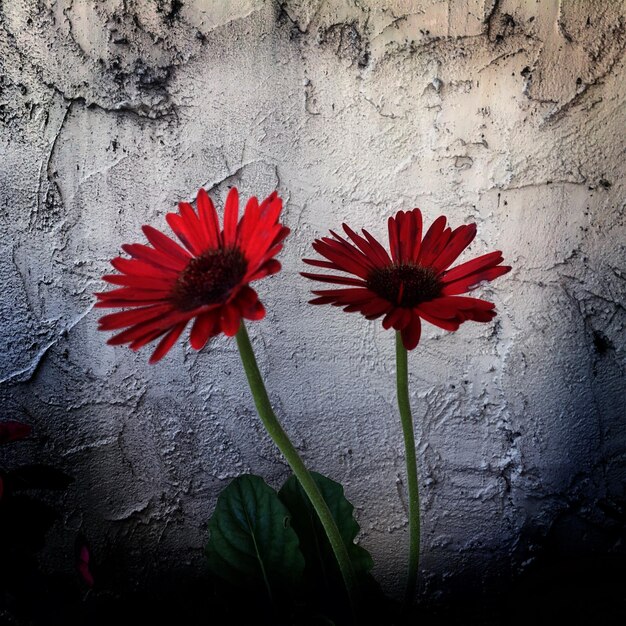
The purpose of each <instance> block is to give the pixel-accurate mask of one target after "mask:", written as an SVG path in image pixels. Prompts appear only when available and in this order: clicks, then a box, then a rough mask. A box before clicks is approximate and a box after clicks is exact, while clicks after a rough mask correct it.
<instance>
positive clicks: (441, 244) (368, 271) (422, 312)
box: [302, 209, 511, 350]
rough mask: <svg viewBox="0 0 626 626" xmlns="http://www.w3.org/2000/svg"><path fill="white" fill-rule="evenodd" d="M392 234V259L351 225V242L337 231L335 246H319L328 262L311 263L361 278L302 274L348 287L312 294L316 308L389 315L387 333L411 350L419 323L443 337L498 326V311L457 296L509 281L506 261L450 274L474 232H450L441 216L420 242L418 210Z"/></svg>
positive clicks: (397, 220) (328, 242) (472, 228)
mask: <svg viewBox="0 0 626 626" xmlns="http://www.w3.org/2000/svg"><path fill="white" fill-rule="evenodd" d="M388 226H389V245H390V249H391V256H390V255H389V254H388V253H387V250H385V248H384V247H383V246H382V245H381V244H380V243H379V242H378V241H377V240H376V239H374V237H372V235H370V234H369V233H368V232H367V231H366V230H365V229H363V236H361V235H358V234H357V233H355V232H354V231H353V230H352V229H351V228H350V227H349V226H347V225H346V224H343V229H344V230H345V232H346V234H347V236H348V238H349V239H350V240H351V241H348V240H347V239H344V238H343V237H341V236H340V235H338V234H336V233H334V232H333V231H332V230H331V231H330V233H331V235H332V236H333V237H334V239H332V238H330V237H322V238H321V239H316V240H315V242H314V243H313V248H314V249H315V250H316V252H318V253H319V254H321V255H322V256H324V257H326V259H328V261H319V260H316V259H304V261H305V263H309V264H310V265H315V266H316V267H323V268H327V269H332V270H339V271H341V272H347V273H349V274H353V275H354V276H356V278H352V277H349V276H335V275H327V274H311V273H308V272H303V273H302V275H303V276H305V277H306V278H311V279H313V280H319V281H323V282H327V283H334V284H338V285H347V286H348V287H347V288H342V289H324V290H321V291H313V293H314V294H315V295H316V296H317V298H315V299H313V300H311V304H332V305H334V306H341V307H344V309H343V310H344V311H347V312H349V313H352V312H356V311H358V312H360V313H362V314H363V315H364V316H365V317H366V318H367V319H376V318H378V317H381V316H382V315H384V318H383V327H384V328H385V329H389V328H392V327H393V328H395V329H396V330H398V331H400V332H401V334H402V343H403V344H404V347H405V348H406V349H407V350H412V349H413V348H415V347H416V346H417V344H418V343H419V340H420V334H421V321H420V318H421V319H424V320H426V321H427V322H430V323H431V324H434V325H435V326H439V327H440V328H443V329H445V330H457V329H458V328H459V326H460V325H461V324H462V323H463V322H465V321H467V320H473V321H475V322H488V321H489V320H491V319H493V317H494V316H495V315H496V312H495V311H494V308H495V305H494V304H493V303H491V302H486V301H485V300H479V299H478V298H469V297H466V296H460V295H459V294H462V293H465V292H467V291H471V290H472V289H474V288H476V287H477V286H478V284H479V283H481V282H482V281H486V280H493V279H494V278H497V277H498V276H502V274H506V272H508V271H509V270H510V269H511V268H510V267H507V266H504V265H500V263H502V261H503V258H502V253H501V252H500V251H496V252H490V253H489V254H484V255H483V256H480V257H477V258H475V259H472V260H471V261H467V262H465V263H462V264H461V265H457V266H456V267H454V268H452V269H448V268H449V267H450V266H451V265H452V263H454V261H456V259H457V258H458V256H459V255H460V254H461V252H463V250H465V248H467V246H469V244H470V243H471V242H472V240H473V239H474V237H475V235H476V224H468V225H465V226H459V227H458V228H456V229H455V230H452V229H451V228H449V227H446V218H445V217H444V216H443V215H442V216H441V217H438V218H437V219H436V220H435V221H434V222H433V224H432V225H431V227H430V228H429V229H428V232H427V233H426V235H425V236H424V238H423V239H422V214H421V212H420V210H419V209H413V210H412V211H407V212H406V213H405V212H404V211H398V213H396V215H395V217H390V218H389V221H388Z"/></svg>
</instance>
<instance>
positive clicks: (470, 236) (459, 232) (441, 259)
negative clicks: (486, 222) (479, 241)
mask: <svg viewBox="0 0 626 626" xmlns="http://www.w3.org/2000/svg"><path fill="white" fill-rule="evenodd" d="M474 237H476V224H469V225H467V226H459V227H458V228H457V229H456V230H455V231H454V232H453V233H452V235H451V236H450V241H449V242H448V244H447V245H446V247H445V249H444V250H443V251H442V252H441V254H440V255H439V256H438V257H437V258H436V259H435V260H434V261H433V262H432V264H431V266H432V268H433V269H434V270H436V271H437V272H441V271H443V270H445V269H447V268H448V267H450V265H451V264H452V263H454V262H455V261H456V260H457V258H458V257H459V255H460V254H461V252H463V250H465V248H467V246H469V245H470V243H472V241H473V240H474Z"/></svg>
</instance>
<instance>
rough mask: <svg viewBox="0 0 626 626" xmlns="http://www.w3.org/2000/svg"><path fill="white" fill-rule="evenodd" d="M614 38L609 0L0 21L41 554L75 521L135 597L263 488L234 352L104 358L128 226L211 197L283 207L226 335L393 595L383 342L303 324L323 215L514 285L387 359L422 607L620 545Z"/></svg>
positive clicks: (279, 467)
mask: <svg viewBox="0 0 626 626" xmlns="http://www.w3.org/2000/svg"><path fill="white" fill-rule="evenodd" d="M383 7H384V8H383ZM625 28H626V6H625V4H624V3H623V2H614V1H610V0H604V1H597V2H584V1H582V0H581V1H578V2H563V3H560V2H557V1H547V2H541V3H535V2H530V1H527V2H522V1H520V0H517V1H512V0H502V1H498V0H495V1H493V0H491V1H490V0H485V1H481V0H456V1H453V0H450V1H449V2H445V1H440V2H437V1H434V0H421V1H415V2H406V1H400V0H396V1H390V2H384V3H383V2H376V1H375V0H361V1H359V2H348V1H347V0H344V1H342V2H324V1H322V0H317V1H316V0H295V1H284V2H279V3H272V2H265V1H263V0H236V1H234V2H228V3H220V2H208V1H207V2H202V1H201V0H195V1H193V0H183V1H182V2H178V1H177V0H172V1H171V2H170V1H169V0H162V1H160V2H155V3H151V2H140V1H139V0H108V1H106V2H98V3H96V2H88V1H87V0H85V1H82V0H74V1H73V2H72V1H71V0H68V1H66V2H62V1H61V0H59V1H54V0H39V1H35V0H31V1H27V0H15V1H11V2H4V3H3V4H2V8H1V14H0V68H1V69H0V119H1V121H2V135H1V137H0V154H1V156H2V165H1V167H0V189H1V195H0V198H1V203H0V211H1V215H2V223H1V226H0V228H1V230H0V234H1V237H0V247H1V254H0V276H1V277H2V284H3V298H2V309H1V311H2V312H1V316H2V331H1V333H0V382H1V383H2V385H1V389H2V392H1V398H2V410H3V413H4V415H5V417H10V418H16V419H23V420H26V421H28V422H30V423H32V424H33V425H34V426H35V428H36V432H37V434H38V436H39V440H40V442H41V444H40V445H39V447H37V446H32V447H30V448H28V450H29V454H32V456H33V458H37V459H38V460H40V461H41V460H48V461H52V462H55V463H57V464H59V465H61V466H62V467H63V468H65V469H66V470H67V471H68V472H69V473H71V474H72V475H74V477H75V479H76V481H75V483H74V484H73V486H72V488H71V490H70V491H69V492H68V494H67V495H66V497H65V500H64V502H63V511H64V513H63V516H62V517H61V519H60V520H59V522H58V524H57V526H56V527H55V531H54V533H53V536H54V537H55V540H54V541H53V543H52V545H51V547H50V548H49V554H48V557H49V559H50V563H54V562H66V561H67V560H68V559H69V555H70V554H71V549H70V548H69V547H68V546H71V538H72V537H73V535H74V533H75V532H76V531H78V530H81V531H82V532H84V533H85V534H86V535H87V536H88V537H89V539H90V540H91V542H92V543H93V544H94V546H95V549H94V552H95V557H96V558H98V559H100V560H101V561H102V560H104V561H108V562H109V564H110V565H111V566H112V567H117V568H119V569H118V570H117V571H118V572H120V574H119V575H120V576H121V575H122V574H121V572H122V571H126V572H127V576H128V577H129V579H131V578H132V579H134V580H144V579H145V578H140V577H138V576H136V574H137V573H138V572H141V573H142V574H143V576H144V577H149V576H151V575H153V574H154V573H155V572H156V571H158V569H159V568H161V569H163V568H170V569H174V570H176V569H185V568H186V567H187V566H191V567H193V566H195V565H196V564H198V563H201V561H202V555H201V552H200V547H201V546H202V544H203V542H204V541H205V538H206V527H205V522H206V520H207V517H208V516H209V514H210V512H211V511H212V507H213V505H214V503H215V498H216V496H217V493H218V492H219V491H220V490H221V489H222V488H223V487H224V486H225V485H226V484H227V482H228V481H229V480H230V479H231V478H232V477H234V476H237V475H238V474H240V473H242V472H248V471H253V472H257V473H260V474H262V475H263V476H265V477H267V478H268V480H269V481H270V482H271V483H273V484H275V485H277V484H280V482H281V481H282V480H283V479H284V477H285V476H286V475H287V468H286V466H285V464H284V462H283V461H282V460H281V458H280V456H279V454H277V452H276V450H274V448H273V446H272V444H271V442H270V441H269V440H268V438H267V436H266V435H265V434H264V432H263V430H262V428H261V426H260V424H259V422H258V419H257V418H256V416H255V414H254V412H253V409H252V403H251V399H250V396H249V392H248V389H247V387H246V385H245V381H244V377H243V374H242V371H241V368H240V364H239V362H238V356H237V353H236V348H235V345H234V343H233V342H232V341H227V340H225V339H224V338H222V339H219V340H217V341H215V342H214V343H213V344H212V345H211V346H210V347H209V348H208V349H205V350H204V351H202V352H201V353H195V352H193V351H192V350H190V349H189V348H188V347H187V346H186V345H183V343H182V342H179V345H177V346H176V347H175V349H174V350H173V351H172V353H171V354H170V355H169V357H168V358H167V359H166V360H165V361H164V362H162V363H161V364H160V365H158V366H154V367H151V366H149V365H148V364H147V356H148V355H147V353H145V352H140V353H139V354H133V353H131V352H130V351H129V350H128V349H126V348H115V349H114V348H110V347H107V346H105V343H104V340H105V338H106V337H105V336H104V335H102V334H99V333H98V331H97V330H96V319H97V315H96V311H94V310H93V309H92V307H93V297H92V295H91V294H92V292H94V291H96V290H99V289H100V288H101V284H100V281H99V276H101V275H102V274H103V273H104V272H106V271H107V262H108V260H109V259H110V258H111V257H112V256H114V255H116V254H117V253H118V251H119V247H120V245H121V244H122V243H123V242H129V241H137V240H141V237H140V225H141V224H143V223H151V224H153V225H155V226H157V227H162V226H163V225H164V219H163V217H164V214H165V213H166V212H167V211H169V210H171V209H172V208H173V207H175V204H176V202H177V201H179V200H192V199H193V197H194V196H195V191H196V190H197V188H198V187H200V186H204V187H205V188H207V189H208V190H209V192H210V193H211V194H212V195H213V197H214V198H216V199H217V200H218V201H220V202H221V201H222V200H223V198H224V195H225V192H226V190H227V188H228V185H232V184H237V185H238V186H239V187H240V190H241V191H242V192H243V194H244V195H248V194H251V193H254V194H256V195H265V194H267V193H269V192H270V191H272V190H273V189H274V188H276V187H277V188H278V189H279V190H280V192H281V194H282V195H283V197H284V198H285V199H286V213H285V221H286V223H287V224H288V225H289V226H290V227H291V228H292V230H293V234H292V235H291V236H290V238H289V239H288V242H287V246H286V250H285V252H284V253H283V255H282V260H283V262H284V271H283V272H282V273H281V274H279V275H278V276H276V277H274V278H272V279H271V280H267V281H264V282H263V283H262V284H259V289H260V292H261V295H262V298H263V300H264V301H265V303H266V305H267V308H268V311H269V314H268V316H267V318H266V319H265V320H263V322H261V323H257V324H254V325H252V326H251V328H250V330H251V333H252V335H253V337H254V343H255V347H256V349H257V351H258V357H259V360H260V364H261V367H262V370H263V373H264V374H265V376H266V379H267V384H268V387H269V389H270V392H271V396H272V399H273V402H274V404H275V406H276V409H277V411H278V413H279V414H280V416H282V418H283V419H284V423H285V425H286V428H287V429H288V431H289V432H290V433H291V434H292V435H293V438H294V440H295V442H296V443H297V445H298V447H299V448H300V449H301V450H302V453H303V455H304V457H305V458H306V460H307V461H308V463H309V465H310V466H311V467H313V468H315V469H318V470H322V471H324V472H325V473H327V474H329V475H331V476H332V477H334V478H335V479H337V480H340V481H341V482H343V483H344V485H345V486H346V491H347V493H348V495H349V497H350V498H351V499H352V501H353V502H354V503H355V504H356V506H357V510H358V518H359V521H360V524H361V527H362V538H361V540H362V542H363V544H364V545H365V546H366V547H367V548H368V549H369V550H370V551H371V552H372V554H373V556H374V558H375V560H376V563H377V566H376V570H375V574H376V575H377V577H378V578H379V579H380V580H381V581H382V583H383V586H384V587H385V588H386V589H388V590H391V591H398V590H399V589H400V586H401V583H402V579H403V576H404V568H405V555H406V541H407V536H406V530H407V522H406V509H405V504H404V498H403V495H402V494H403V485H402V476H403V471H404V470H403V454H402V439H401V432H400V425H399V420H398V415H397V411H396V407H395V398H394V388H393V377H394V365H393V336H392V335H391V334H390V333H388V332H384V331H383V330H382V329H381V328H380V324H378V323H368V322H366V321H365V320H363V319H362V318H361V317H358V316H349V315H344V314H342V313H340V312H339V311H337V310H335V309H332V310H331V309H328V308H326V309H325V308H314V307H309V306H307V305H306V301H307V299H308V290H309V288H310V287H311V285H309V284H307V282H306V281H305V280H304V279H302V278H301V277H299V275H298V271H300V270H302V269H303V266H302V264H301V261H300V258H301V256H303V255H305V254H308V253H309V252H310V249H309V245H310V242H311V240H312V239H313V238H314V237H315V236H318V235H320V234H321V233H324V232H325V231H326V230H327V229H328V228H329V227H336V226H338V225H339V224H340V223H341V222H342V221H344V220H345V221H347V222H349V223H350V224H352V225H353V226H354V227H361V226H366V227H368V228H370V229H371V230H372V231H373V232H375V233H377V234H379V235H381V236H383V235H384V231H385V229H384V220H385V219H386V217H387V216H388V215H389V214H390V213H392V212H395V211H396V210H398V209H401V208H403V209H408V208H412V207H413V206H420V207H421V208H422V209H423V210H424V212H425V214H426V216H427V219H429V220H432V219H434V217H436V216H437V215H438V214H440V213H445V214H447V215H448V216H449V218H450V220H451V221H452V223H453V224H459V223H464V222H468V221H476V222H477V223H478V225H479V235H478V238H477V240H476V242H475V243H474V244H473V245H472V247H471V249H470V251H469V253H468V254H479V253H482V252H484V251H488V250H491V249H495V248H499V249H502V250H503V251H504V255H505V258H506V260H507V261H508V262H509V263H510V264H511V265H513V266H514V269H513V271H512V273H511V274H509V275H507V276H506V277H504V278H502V279H500V280H498V281H497V282H496V283H494V284H493V285H492V286H488V287H486V288H485V289H484V290H483V293H484V294H485V295H486V296H488V297H489V298H490V299H493V300H494V301H495V302H496V303H497V305H498V309H499V312H500V314H499V317H498V318H497V321H496V322H495V323H494V324H488V325H479V324H475V325H471V324H467V325H465V326H464V327H463V328H462V330H461V331H460V332H458V333H455V334H447V333H445V332H443V331H438V330H437V329H434V328H433V327H429V328H428V329H427V330H426V332H425V334H424V338H423V341H422V343H421V344H420V346H419V348H418V349H417V350H416V351H415V352H414V353H412V354H411V358H410V367H411V372H412V373H411V388H412V403H413V407H414V412H415V415H416V417H417V427H416V429H417V438H418V448H419V467H420V473H421V485H422V494H423V504H422V506H423V529H424V531H423V532H424V543H423V561H422V584H423V588H424V589H426V590H427V591H432V592H439V591H445V590H446V589H447V588H448V587H449V586H453V583H454V580H455V579H456V578H457V577H458V576H460V575H461V574H463V573H466V574H470V575H471V576H472V580H473V583H474V584H475V585H478V586H479V585H481V584H486V583H488V582H489V580H491V579H492V578H494V577H497V576H503V575H507V574H510V573H511V572H515V571H519V569H520V568H522V567H523V565H524V563H525V562H527V560H528V559H529V558H531V557H532V556H533V554H535V553H536V551H537V550H538V549H539V546H540V545H541V542H542V538H544V537H545V536H546V535H548V534H550V533H552V534H555V533H556V535H557V536H558V537H559V540H562V542H564V544H563V545H570V544H571V545H572V546H573V547H574V549H579V548H580V545H582V544H581V541H582V539H583V538H585V540H586V541H587V542H588V543H591V544H593V545H595V546H600V547H601V548H602V549H611V548H613V547H615V546H614V545H613V541H614V539H613V534H612V533H611V528H612V527H611V521H610V519H609V517H607V516H606V514H605V513H606V511H611V510H615V507H616V506H618V505H619V503H620V501H622V502H623V499H624V498H625V497H626V493H625V488H624V484H625V479H626V434H625V432H626V431H625V429H624V418H625V395H626V394H625V389H624V367H625V354H624V349H625V345H624V343H625V342H624V335H625V332H624V328H625V321H626V312H625V308H624V301H625V298H624V295H625V280H624V272H625V263H624V261H625V257H626V255H625V242H626V221H625V218H624V208H625V203H624V197H625V196H624V184H625V183H624V181H625V177H624V174H625V166H624V163H625V156H626V155H625V154H624V129H625V128H626V92H625V89H624V85H625V84H626V65H625V62H624V49H625V48H626V35H625ZM611 507H613V508H611ZM607 529H608V530H607ZM568 542H570V544H568ZM133 572H134V573H135V574H134V575H133V574H132V573H133Z"/></svg>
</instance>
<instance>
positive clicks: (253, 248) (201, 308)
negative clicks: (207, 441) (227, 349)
mask: <svg viewBox="0 0 626 626" xmlns="http://www.w3.org/2000/svg"><path fill="white" fill-rule="evenodd" d="M196 204H197V208H198V213H197V214H196V212H195V211H194V210H193V207H192V206H191V205H190V204H189V203H187V202H181V203H180V204H179V212H178V213H168V214H167V216H166V219H167V223H168V224H169V226H170V228H171V229H172V230H173V231H174V233H175V234H176V236H177V237H178V239H180V241H181V242H182V244H183V245H182V246H181V245H179V244H178V243H177V242H175V241H174V240H173V239H171V238H170V237H167V236H166V235H164V234H163V233H161V232H159V231H158V230H156V229H155V228H152V226H143V228H142V230H143V232H144V234H145V235H146V237H147V239H148V242H149V243H150V244H151V245H143V244H139V243H134V244H125V245H123V246H122V248H123V250H124V251H125V252H127V253H128V254H129V255H130V256H131V257H133V258H131V259H125V258H122V257H116V258H115V259H113V260H112V261H111V265H113V267H114V268H115V269H116V270H118V271H119V272H121V273H120V274H109V275H106V276H104V277H103V278H104V280H106V281H107V282H109V283H112V284H114V285H120V286H121V288H119V289H114V290H112V291H107V292H104V293H97V294H96V296H97V297H98V300H99V301H98V303H97V304H96V306H97V307H111V308H126V309H130V310H126V311H121V312H118V313H112V314H110V315H105V316H104V317H102V318H101V319H100V322H99V324H100V330H119V329H122V328H124V329H125V330H123V331H122V332H120V333H118V334H117V335H114V336H113V337H111V339H109V340H108V342H107V343H109V344H110V345H120V344H124V343H128V344H130V347H131V348H132V349H133V350H138V349H139V348H141V347H142V346H145V345H146V344H148V343H150V342H151V341H154V340H156V339H159V338H160V339H161V341H160V342H159V344H158V345H157V347H156V349H155V350H154V352H153V353H152V356H151V357H150V363H156V362H157V361H158V360H160V359H162V358H163V356H164V355H165V354H166V353H167V352H168V350H169V349H170V348H171V347H172V345H174V343H175V342H176V340H177V339H178V338H179V337H180V335H181V333H182V332H183V330H184V329H185V327H186V326H187V323H188V322H189V321H190V320H192V319H193V320H194V322H193V326H192V328H191V335H190V343H191V346H192V347H193V348H195V349H196V350H200V349H201V348H202V347H204V345H205V344H206V343H207V341H208V340H209V339H210V338H211V337H214V336H215V335H218V334H219V333H221V332H223V333H224V334H225V335H228V336H230V337H232V336H234V335H235V334H236V333H237V331H238V330H239V325H240V323H241V318H242V317H243V318H245V319H249V320H259V319H261V318H263V317H264V316H265V309H264V307H263V305H262V304H261V302H260V301H259V299H258V296H257V294H256V291H254V289H252V288H251V287H250V286H249V283H251V282H252V281H254V280H258V279H260V278H263V277H265V276H268V275H270V274H275V273H276V272H278V271H279V270H280V263H279V262H278V261H277V260H275V259H274V258H273V257H274V256H275V255H276V254H278V252H279V251H280V250H281V248H282V241H283V239H284V238H285V237H286V236H287V235H288V234H289V229H288V228H286V227H285V226H282V225H281V224H280V223H279V221H278V219H279V217H280V212H281V210H282V200H281V199H280V198H279V197H278V195H277V193H276V192H274V193H272V194H271V195H270V196H268V197H267V198H266V199H265V200H263V202H261V204H259V202H258V200H257V199H256V198H254V197H253V198H250V199H249V200H248V202H247V204H246V208H245V212H244V215H243V217H242V218H241V220H239V221H238V215H239V195H238V193H237V189H235V188H233V189H231V190H230V192H229V194H228V198H227V199H226V206H225V208H224V228H223V229H220V225H219V220H218V216H217V212H216V210H215V207H214V206H213V203H212V202H211V199H210V198H209V196H208V195H207V192H206V191H205V190H204V189H200V191H198V198H197V203H196Z"/></svg>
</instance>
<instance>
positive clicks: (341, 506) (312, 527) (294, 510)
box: [278, 472, 374, 581]
mask: <svg viewBox="0 0 626 626" xmlns="http://www.w3.org/2000/svg"><path fill="white" fill-rule="evenodd" d="M311 475H312V476H313V479H314V480H315V482H316V483H317V486H318V487H319V490H320V491H321V493H322V497H323V498H324V500H325V501H326V504H327V505H328V508H329V509H330V512H331V514H332V516H333V518H334V520H335V522H336V524H337V526H338V528H339V532H340V534H341V537H342V539H343V540H344V542H345V544H346V546H347V548H348V554H349V555H350V559H351V561H352V565H353V567H354V570H355V573H356V575H357V576H360V577H364V576H365V575H366V574H367V572H368V571H369V570H370V569H371V568H372V566H373V564H374V563H373V561H372V557H371V556H370V553H369V552H368V551H367V550H365V548H362V547H361V546H359V545H357V544H356V543H354V540H355V538H356V536H357V534H358V532H359V525H358V524H357V522H356V520H355V519H354V515H353V512H354V506H353V505H352V504H351V503H350V502H349V501H348V500H347V499H346V497H345V495H344V493H343V487H342V486H341V485H340V484H339V483H337V482H335V481H334V480H331V479H330V478H326V476H322V475H321V474H318V473H317V472H311ZM278 496H279V497H280V499H281V500H282V502H283V503H284V504H285V506H286V507H287V508H288V509H289V511H290V512H291V516H292V518H291V523H292V526H293V528H294V530H295V531H296V533H297V534H298V537H299V538H300V548H301V550H302V553H303V554H304V558H305V560H306V564H307V565H306V566H307V573H308V575H309V577H310V578H313V579H314V580H318V581H319V580H328V578H329V576H332V578H334V579H337V578H338V574H339V571H338V567H337V563H336V560H335V556H334V554H333V551H332V548H331V546H330V543H329V541H328V539H327V538H326V533H325V532H324V529H323V527H322V524H321V522H320V521H319V519H318V517H317V514H316V513H315V510H314V509H313V506H312V505H311V502H310V501H309V498H308V497H307V495H306V493H305V492H304V490H303V489H302V486H301V485H300V483H299V481H298V480H297V478H296V477H295V476H291V477H290V478H288V479H287V482H286V483H285V484H284V485H283V487H282V489H281V490H280V491H279V492H278Z"/></svg>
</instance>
